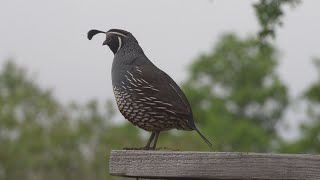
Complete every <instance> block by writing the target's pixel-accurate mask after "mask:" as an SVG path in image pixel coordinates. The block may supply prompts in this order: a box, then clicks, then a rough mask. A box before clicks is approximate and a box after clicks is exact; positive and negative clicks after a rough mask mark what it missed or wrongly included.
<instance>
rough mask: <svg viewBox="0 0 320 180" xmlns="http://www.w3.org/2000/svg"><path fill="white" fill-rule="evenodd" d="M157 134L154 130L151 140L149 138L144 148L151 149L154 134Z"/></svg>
mask: <svg viewBox="0 0 320 180" xmlns="http://www.w3.org/2000/svg"><path fill="white" fill-rule="evenodd" d="M155 135H156V133H155V132H152V134H151V136H150V138H149V140H148V143H147V145H146V146H145V147H144V148H143V149H150V144H151V142H152V140H153V139H154V136H155Z"/></svg>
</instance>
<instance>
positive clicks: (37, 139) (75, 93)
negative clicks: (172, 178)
mask: <svg viewBox="0 0 320 180" xmlns="http://www.w3.org/2000/svg"><path fill="white" fill-rule="evenodd" d="M319 5H320V2H319V1H316V0H309V1H298V0H250V1H249V0H248V1H242V2H240V1H231V0H225V1H222V0H201V1H195V0H193V1H185V0H175V1H172V0H162V1H148V0H136V1H131V0H108V1H103V0H97V1H84V0H80V1H79V0H78V1H75V0H70V1H62V0H56V1H40V0H29V1H17V0H1V6H0V25H1V28H0V65H1V66H0V179H4V180H15V179H27V180H29V179H30V180H31V179H32V180H38V179H39V180H40V179H49V180H50V179H61V180H63V179H66V180H67V179H68V180H69V179H77V180H79V179H121V178H114V177H110V176H109V175H108V157H109V152H110V150H111V149H122V148H124V147H141V146H144V144H145V143H146V140H147V138H148V135H149V134H148V133H146V132H142V131H140V130H138V129H137V128H136V127H134V126H132V125H131V124H130V123H128V122H127V121H126V120H124V119H123V117H122V116H121V115H120V113H119V112H118V110H117V108H116V106H115V101H114V98H113V94H112V88H111V76H110V75H111V72H110V71H111V63H112V58H113V54H112V52H111V51H110V50H109V49H108V47H105V46H104V47H102V46H101V44H102V42H103V40H104V38H105V37H104V36H97V37H95V38H94V39H93V40H92V41H88V40H87V38H86V33H87V32H88V30H90V29H93V28H94V29H100V30H108V29H111V28H120V29H125V30H128V31H130V32H132V33H133V34H134V35H135V37H136V38H137V39H138V41H139V43H140V45H141V46H142V48H143V49H144V51H145V53H146V54H147V56H148V57H149V58H150V59H151V60H152V61H153V62H154V63H155V64H156V65H157V66H158V67H160V68H161V69H162V70H164V71H165V72H167V73H168V74H169V75H170V76H171V77H172V78H173V79H175V80H176V82H178V84H179V85H181V87H182V88H183V90H184V92H185V93H186V95H187V97H188V99H189V101H190V103H191V105H192V108H193V111H194V116H195V119H196V123H197V124H198V126H199V128H200V129H201V131H202V132H203V133H204V134H205V135H206V136H207V137H208V138H209V139H210V140H211V141H212V143H213V145H214V148H215V150H216V151H240V152H278V153H310V154H317V153H319V152H320V60H319V58H318V57H319V44H320V38H319V36H318V34H319V32H320V23H319V22H318V21H319V19H320V12H319V10H318V7H319ZM158 147H162V148H167V149H172V150H183V151H191V150H192V151H208V150H209V148H208V147H207V145H206V144H205V143H204V142H203V141H202V140H201V139H200V137H199V136H198V135H197V134H196V133H195V132H180V131H175V130H173V131H170V132H165V133H162V134H161V135H160V139H159V142H158Z"/></svg>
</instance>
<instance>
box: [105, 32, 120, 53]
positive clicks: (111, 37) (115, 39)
mask: <svg viewBox="0 0 320 180" xmlns="http://www.w3.org/2000/svg"><path fill="white" fill-rule="evenodd" d="M119 38H121V37H119V36H118V35H115V34H111V33H110V34H107V38H106V43H107V45H108V46H109V48H110V49H111V51H112V52H113V54H116V53H117V51H118V49H119V46H120V42H119V41H121V39H120V40H119Z"/></svg>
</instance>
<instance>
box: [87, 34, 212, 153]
mask: <svg viewBox="0 0 320 180" xmlns="http://www.w3.org/2000/svg"><path fill="white" fill-rule="evenodd" d="M98 33H104V34H106V40H105V41H104V42H103V45H108V46H109V48H110V49H111V51H112V52H113V53H114V58H113V63H112V85H113V92H114V95H115V98H116V101H117V105H118V108H119V110H120V112H121V114H122V115H123V116H124V117H125V118H126V119H127V120H129V121H130V122H131V123H132V124H134V125H135V126H138V127H139V128H142V129H144V130H146V131H149V132H152V134H151V136H150V138H149V141H148V143H147V145H146V146H145V147H144V149H155V147H156V143H157V139H158V136H159V133H160V132H161V131H166V130H170V129H174V128H176V129H180V130H187V131H192V130H196V131H197V132H198V133H199V135H200V136H201V138H202V139H203V140H204V141H205V142H206V143H207V144H208V145H209V146H210V148H212V144H211V143H210V142H209V141H208V140H207V139H206V138H205V137H204V136H203V135H202V134H201V132H200V131H199V130H198V129H197V128H196V126H195V124H194V121H193V115H192V110H191V107H190V104H189V102H188V100H187V98H186V96H185V95H184V93H183V92H182V90H181V89H180V88H179V86H178V85H177V84H176V83H175V82H174V81H173V80H172V79H171V77H170V76H168V75H167V74H166V73H165V72H163V71H162V70H160V69H159V68H157V67H156V66H155V65H154V64H153V63H152V62H151V61H150V60H149V59H148V58H147V56H146V55H145V54H144V52H143V50H142V48H141V47H140V46H139V44H138V41H137V40H136V39H135V37H134V36H133V35H132V34H131V33H130V32H127V31H124V30H120V29H111V30H109V31H107V32H103V31H99V30H94V29H93V30H90V31H89V32H88V39H89V40H91V39H92V37H93V36H94V35H96V34H98Z"/></svg>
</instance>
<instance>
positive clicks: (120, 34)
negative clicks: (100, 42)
mask: <svg viewBox="0 0 320 180" xmlns="http://www.w3.org/2000/svg"><path fill="white" fill-rule="evenodd" d="M107 33H110V34H117V35H119V36H123V37H127V36H126V35H124V34H122V33H118V32H107Z"/></svg>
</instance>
